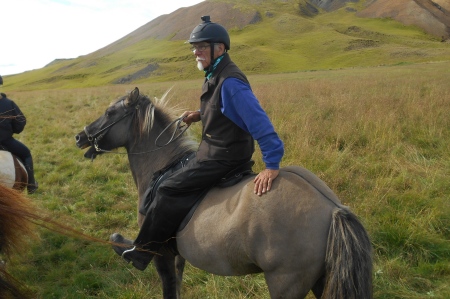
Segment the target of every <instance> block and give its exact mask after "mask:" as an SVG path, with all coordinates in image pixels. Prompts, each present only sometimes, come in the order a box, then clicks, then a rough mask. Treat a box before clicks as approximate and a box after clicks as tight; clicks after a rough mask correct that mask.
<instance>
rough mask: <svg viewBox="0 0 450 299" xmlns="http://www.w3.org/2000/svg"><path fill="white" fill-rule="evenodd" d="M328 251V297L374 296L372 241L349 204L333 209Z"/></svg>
mask: <svg viewBox="0 0 450 299" xmlns="http://www.w3.org/2000/svg"><path fill="white" fill-rule="evenodd" d="M332 217H333V219H332V222H331V227H330V231H329V234H328V246H327V247H328V248H327V255H326V260H325V262H326V281H325V287H324V291H323V294H322V298H323V299H325V298H327V299H371V298H372V245H371V242H370V239H369V236H368V234H367V232H366V230H365V228H364V227H363V225H362V224H361V222H360V221H359V220H358V218H357V217H356V216H355V215H354V214H353V213H352V212H350V211H349V210H348V209H347V208H345V207H342V208H338V209H336V210H335V211H334V212H333V216H332Z"/></svg>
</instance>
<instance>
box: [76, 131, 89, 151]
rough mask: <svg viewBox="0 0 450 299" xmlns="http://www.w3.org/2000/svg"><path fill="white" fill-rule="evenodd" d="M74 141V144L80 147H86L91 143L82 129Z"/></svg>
mask: <svg viewBox="0 0 450 299" xmlns="http://www.w3.org/2000/svg"><path fill="white" fill-rule="evenodd" d="M75 141H76V145H77V146H78V147H79V148H80V149H84V148H87V147H88V146H90V145H91V143H90V142H89V140H88V137H87V135H86V133H85V132H84V131H81V132H80V133H78V134H77V135H76V136H75Z"/></svg>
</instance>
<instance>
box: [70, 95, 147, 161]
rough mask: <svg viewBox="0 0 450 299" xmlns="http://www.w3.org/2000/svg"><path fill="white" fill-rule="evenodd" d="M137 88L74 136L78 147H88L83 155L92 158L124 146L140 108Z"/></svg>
mask: <svg viewBox="0 0 450 299" xmlns="http://www.w3.org/2000/svg"><path fill="white" fill-rule="evenodd" d="M140 98H141V97H140V95H139V89H138V88H137V87H136V88H135V89H134V90H133V91H132V92H130V93H129V94H128V95H126V96H123V97H121V98H120V99H119V100H118V101H116V102H115V103H114V104H112V105H110V106H109V107H108V109H106V111H105V113H104V114H103V115H102V116H100V117H99V118H98V119H97V120H95V121H94V122H93V123H91V124H90V125H88V126H86V127H84V130H83V131H81V132H80V133H78V134H77V135H76V136H75V139H76V145H77V146H78V147H79V148H80V149H84V148H87V147H89V149H88V150H87V151H86V153H85V154H84V156H85V157H86V158H90V159H94V158H95V157H96V156H97V155H99V154H102V153H104V152H106V151H110V150H113V149H115V148H118V147H122V146H126V143H127V140H128V136H129V135H130V126H131V122H132V119H133V116H134V115H135V114H136V113H137V111H138V110H139V109H140V101H139V100H140Z"/></svg>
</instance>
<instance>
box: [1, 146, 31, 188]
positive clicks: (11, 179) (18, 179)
mask: <svg viewBox="0 0 450 299" xmlns="http://www.w3.org/2000/svg"><path fill="white" fill-rule="evenodd" d="M0 184H1V185H3V186H6V187H9V188H13V189H16V190H19V191H23V190H25V188H26V187H27V184H28V173H27V170H26V168H25V166H24V165H23V163H22V162H21V161H20V159H19V158H17V157H16V156H14V155H13V154H11V153H10V152H8V151H3V150H0Z"/></svg>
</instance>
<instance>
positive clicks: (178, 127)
mask: <svg viewBox="0 0 450 299" xmlns="http://www.w3.org/2000/svg"><path fill="white" fill-rule="evenodd" d="M122 107H123V108H124V110H125V111H127V108H126V107H125V104H124V102H123V100H122ZM139 108H140V107H139V105H136V107H135V109H133V110H131V111H129V112H126V113H125V114H124V115H122V117H120V118H119V119H118V120H116V121H114V122H112V123H111V124H109V125H107V126H106V127H104V128H101V129H99V130H98V131H97V132H96V133H95V134H89V132H88V131H87V128H86V127H84V132H85V133H86V135H87V137H88V140H89V142H91V144H93V145H94V148H95V151H96V152H102V153H109V154H118V155H142V154H147V153H151V152H155V151H157V150H160V149H162V148H163V147H165V146H167V145H169V144H171V143H172V142H174V141H175V140H177V139H178V138H180V137H181V135H183V134H184V132H186V130H187V129H188V128H189V126H188V125H182V121H183V119H184V117H179V118H177V119H175V120H174V121H172V122H171V123H170V124H169V125H167V127H166V128H164V130H162V131H161V133H160V134H159V135H158V137H156V139H155V146H156V147H157V148H156V149H153V150H149V151H145V152H137V153H117V152H113V151H110V150H105V149H101V148H100V147H99V145H98V141H99V140H101V139H102V138H103V137H104V136H105V135H106V133H108V131H109V129H111V127H113V126H114V125H115V124H117V123H118V122H120V121H121V120H122V119H124V118H125V117H127V116H129V115H131V114H134V113H135V112H136V111H138V110H139ZM152 108H154V106H152ZM175 123H176V128H175V130H174V131H173V134H172V136H171V137H170V139H169V141H167V142H166V143H165V144H162V145H159V144H158V140H159V138H161V136H162V135H163V134H164V133H165V132H166V131H167V130H168V129H169V128H170V127H171V126H172V125H174V124H175ZM177 132H178V134H177Z"/></svg>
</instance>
